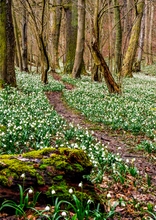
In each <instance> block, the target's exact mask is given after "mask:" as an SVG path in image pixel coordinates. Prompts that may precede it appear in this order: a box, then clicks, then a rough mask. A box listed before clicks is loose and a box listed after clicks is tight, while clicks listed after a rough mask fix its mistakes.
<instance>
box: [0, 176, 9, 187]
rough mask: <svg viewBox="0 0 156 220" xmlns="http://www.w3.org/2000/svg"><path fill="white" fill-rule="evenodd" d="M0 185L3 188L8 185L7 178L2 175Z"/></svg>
mask: <svg viewBox="0 0 156 220" xmlns="http://www.w3.org/2000/svg"><path fill="white" fill-rule="evenodd" d="M0 184H2V185H3V186H6V185H8V178H7V177H6V176H4V175H0Z"/></svg>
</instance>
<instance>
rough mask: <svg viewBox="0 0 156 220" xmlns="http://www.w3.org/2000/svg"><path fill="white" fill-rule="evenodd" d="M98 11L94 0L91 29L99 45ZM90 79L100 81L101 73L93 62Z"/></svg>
mask: <svg viewBox="0 0 156 220" xmlns="http://www.w3.org/2000/svg"><path fill="white" fill-rule="evenodd" d="M98 13H99V0H95V3H94V17H93V31H94V33H93V34H94V36H95V38H96V42H97V44H98V47H99V22H98ZM92 80H93V81H97V82H100V81H101V73H100V69H99V66H98V65H96V64H95V62H94V65H93V69H92Z"/></svg>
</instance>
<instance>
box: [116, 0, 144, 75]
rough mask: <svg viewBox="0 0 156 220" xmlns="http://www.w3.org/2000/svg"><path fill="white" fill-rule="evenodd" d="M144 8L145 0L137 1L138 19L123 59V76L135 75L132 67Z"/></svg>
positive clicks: (121, 73)
mask: <svg viewBox="0 0 156 220" xmlns="http://www.w3.org/2000/svg"><path fill="white" fill-rule="evenodd" d="M143 9H144V0H139V1H138V2H137V3H136V19H135V23H134V24H133V28H132V32H131V37H130V40H129V45H128V49H127V52H126V55H125V58H124V60H123V66H122V69H121V72H120V76H121V77H126V76H128V77H133V75H132V67H133V63H134V59H135V55H136V51H137V46H138V41H139V36H140V28H141V20H142V15H143Z"/></svg>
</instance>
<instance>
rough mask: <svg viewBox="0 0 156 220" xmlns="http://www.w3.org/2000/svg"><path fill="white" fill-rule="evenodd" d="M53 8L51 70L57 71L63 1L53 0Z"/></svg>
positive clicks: (51, 16)
mask: <svg viewBox="0 0 156 220" xmlns="http://www.w3.org/2000/svg"><path fill="white" fill-rule="evenodd" d="M52 3H53V8H52V11H51V14H50V29H51V36H52V38H51V52H52V54H51V57H52V59H51V68H52V71H55V69H57V68H58V67H59V37H60V26H61V16H62V7H61V4H62V0H53V1H52Z"/></svg>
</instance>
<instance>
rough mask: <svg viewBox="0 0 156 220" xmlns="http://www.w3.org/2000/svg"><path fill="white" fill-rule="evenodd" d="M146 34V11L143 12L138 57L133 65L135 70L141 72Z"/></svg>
mask: <svg viewBox="0 0 156 220" xmlns="http://www.w3.org/2000/svg"><path fill="white" fill-rule="evenodd" d="M144 36H145V13H144V14H143V17H142V23H141V31H140V39H139V49H138V57H137V60H136V62H135V63H134V66H133V71H134V72H140V71H141V60H142V54H143V46H144Z"/></svg>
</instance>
